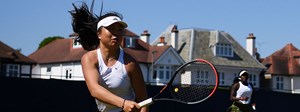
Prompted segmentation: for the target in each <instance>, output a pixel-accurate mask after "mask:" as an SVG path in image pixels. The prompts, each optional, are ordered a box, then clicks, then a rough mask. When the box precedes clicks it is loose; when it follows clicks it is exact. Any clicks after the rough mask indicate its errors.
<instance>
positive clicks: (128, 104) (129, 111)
mask: <svg viewBox="0 0 300 112" xmlns="http://www.w3.org/2000/svg"><path fill="white" fill-rule="evenodd" d="M140 108H141V107H140V106H139V105H138V104H137V103H136V102H134V101H130V100H126V101H125V102H124V107H123V111H124V112H138V111H139V110H140Z"/></svg>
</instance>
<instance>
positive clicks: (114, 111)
mask: <svg viewBox="0 0 300 112" xmlns="http://www.w3.org/2000/svg"><path fill="white" fill-rule="evenodd" d="M97 55H98V62H99V84H100V85H101V86H102V87H104V88H106V89H107V90H109V91H110V92H112V93H113V94H115V95H117V96H119V97H122V98H124V99H126V100H132V101H134V99H135V94H134V91H133V88H132V86H131V82H130V78H129V76H128V74H127V72H126V69H125V65H124V51H123V49H120V54H119V58H118V60H117V62H116V63H115V64H114V65H113V66H111V67H107V66H106V65H105V63H104V61H103V58H102V55H101V51H100V49H97ZM96 103H97V107H98V109H99V111H100V112H120V111H122V109H121V108H119V107H116V106H114V105H110V104H106V103H103V102H101V101H99V100H97V99H96Z"/></svg>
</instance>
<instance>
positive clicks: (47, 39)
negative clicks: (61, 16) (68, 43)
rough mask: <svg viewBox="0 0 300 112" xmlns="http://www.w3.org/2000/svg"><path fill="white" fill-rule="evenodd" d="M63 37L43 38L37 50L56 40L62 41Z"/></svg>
mask: <svg viewBox="0 0 300 112" xmlns="http://www.w3.org/2000/svg"><path fill="white" fill-rule="evenodd" d="M63 38H64V37H61V36H52V37H47V38H45V39H44V40H43V41H42V42H41V43H40V44H39V48H38V49H40V48H42V47H44V46H46V45H47V44H49V43H51V42H52V41H54V40H56V39H63Z"/></svg>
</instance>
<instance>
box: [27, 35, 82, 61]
mask: <svg viewBox="0 0 300 112" xmlns="http://www.w3.org/2000/svg"><path fill="white" fill-rule="evenodd" d="M72 39H73V38H67V39H56V40H54V41H53V42H51V43H49V44H47V45H46V46H44V47H42V48H40V49H39V50H37V51H35V52H34V53H32V54H30V55H29V58H31V59H33V60H35V61H37V62H38V63H53V62H70V61H80V59H81V57H82V55H83V54H84V53H86V52H87V51H85V50H84V49H83V48H73V47H72V45H73V44H72V42H73V41H72Z"/></svg>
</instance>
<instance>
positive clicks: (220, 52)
mask: <svg viewBox="0 0 300 112" xmlns="http://www.w3.org/2000/svg"><path fill="white" fill-rule="evenodd" d="M214 51H215V55H216V56H226V57H233V46H232V45H231V44H224V43H217V44H216V45H215V50H214Z"/></svg>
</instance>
